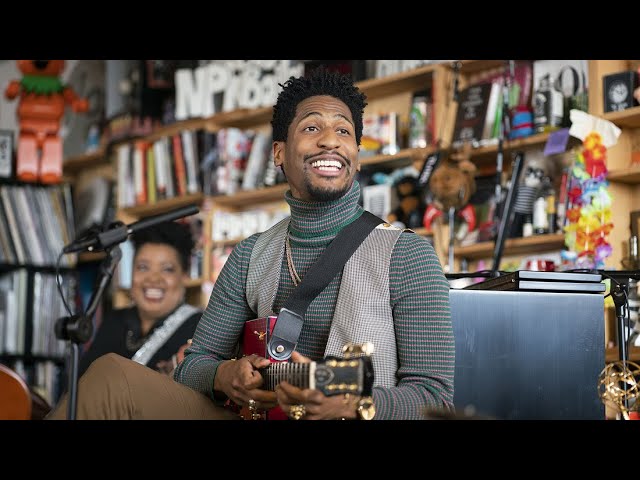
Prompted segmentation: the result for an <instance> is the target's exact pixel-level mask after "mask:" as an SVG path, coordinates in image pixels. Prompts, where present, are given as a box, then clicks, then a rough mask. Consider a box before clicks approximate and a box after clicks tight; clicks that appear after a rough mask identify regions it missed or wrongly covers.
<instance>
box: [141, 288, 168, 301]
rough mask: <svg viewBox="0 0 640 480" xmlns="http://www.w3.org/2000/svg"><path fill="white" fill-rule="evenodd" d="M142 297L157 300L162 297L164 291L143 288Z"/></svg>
mask: <svg viewBox="0 0 640 480" xmlns="http://www.w3.org/2000/svg"><path fill="white" fill-rule="evenodd" d="M144 296H145V297H148V298H153V299H159V298H162V297H164V290H162V289H160V288H145V289H144Z"/></svg>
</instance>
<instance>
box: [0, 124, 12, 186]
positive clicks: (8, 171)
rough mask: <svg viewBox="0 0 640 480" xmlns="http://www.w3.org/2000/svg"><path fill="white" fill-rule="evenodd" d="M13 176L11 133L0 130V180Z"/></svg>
mask: <svg viewBox="0 0 640 480" xmlns="http://www.w3.org/2000/svg"><path fill="white" fill-rule="evenodd" d="M12 176H13V131H12V130H0V178H11V177H12Z"/></svg>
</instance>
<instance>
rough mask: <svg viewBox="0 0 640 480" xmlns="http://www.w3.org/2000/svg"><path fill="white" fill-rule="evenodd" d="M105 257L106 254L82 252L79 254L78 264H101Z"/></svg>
mask: <svg viewBox="0 0 640 480" xmlns="http://www.w3.org/2000/svg"><path fill="white" fill-rule="evenodd" d="M105 256H106V255H105V253H104V252H82V253H79V254H78V263H93V262H100V261H102V260H103V259H104V257H105Z"/></svg>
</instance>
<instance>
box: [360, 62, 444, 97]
mask: <svg viewBox="0 0 640 480" xmlns="http://www.w3.org/2000/svg"><path fill="white" fill-rule="evenodd" d="M437 68H438V65H437V64H432V65H423V66H422V67H418V68H414V69H412V70H408V71H406V72H400V73H395V74H393V75H388V76H386V77H382V78H370V79H368V80H363V81H361V82H358V83H357V84H356V85H357V86H358V88H359V89H360V90H361V91H362V92H364V93H365V94H366V95H367V100H373V99H376V98H380V97H386V96H389V95H395V94H397V93H404V92H407V91H410V92H411V91H413V92H415V91H419V90H424V89H426V88H427V87H429V86H430V85H431V81H432V78H433V73H434V72H435V71H436V69H437Z"/></svg>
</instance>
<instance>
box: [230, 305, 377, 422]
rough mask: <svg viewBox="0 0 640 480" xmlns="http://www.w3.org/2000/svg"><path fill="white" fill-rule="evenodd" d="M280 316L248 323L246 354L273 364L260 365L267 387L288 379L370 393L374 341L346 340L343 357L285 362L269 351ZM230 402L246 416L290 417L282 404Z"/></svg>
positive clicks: (338, 391) (336, 391) (333, 391)
mask: <svg viewBox="0 0 640 480" xmlns="http://www.w3.org/2000/svg"><path fill="white" fill-rule="evenodd" d="M277 318H278V317H276V316H269V317H263V318H256V319H254V320H249V321H247V322H246V323H245V326H244V331H243V337H242V350H243V354H244V355H252V354H256V355H260V356H261V357H264V358H268V359H269V360H271V362H272V363H271V365H269V366H268V367H266V368H264V369H261V370H260V374H261V375H262V377H263V379H264V384H263V386H262V388H263V389H265V390H270V391H274V390H275V388H276V386H277V385H278V383H280V382H281V381H283V380H286V381H287V382H289V383H290V384H292V385H295V386H296V387H299V388H313V389H317V390H320V391H321V392H322V393H323V394H324V395H326V396H331V395H343V394H345V393H348V394H351V395H358V396H368V395H371V389H372V387H373V378H374V377H373V364H372V362H371V354H372V353H373V345H372V344H371V343H364V344H347V345H345V346H344V348H343V357H342V358H339V357H326V358H324V359H322V360H321V361H317V362H310V363H294V362H288V361H285V362H282V361H279V360H275V359H273V358H272V357H271V356H270V355H269V354H268V351H267V344H268V343H269V336H270V335H271V333H272V332H273V328H274V326H275V324H276V320H277ZM228 406H229V407H230V408H232V409H233V410H234V411H236V412H237V413H238V414H239V415H240V416H241V417H242V418H243V419H245V420H287V419H288V418H289V417H288V416H287V414H286V413H285V412H283V411H282V409H281V408H280V407H279V406H276V407H274V408H271V409H268V410H257V411H250V410H249V408H247V407H239V406H238V405H236V404H233V403H232V402H229V404H228Z"/></svg>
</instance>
